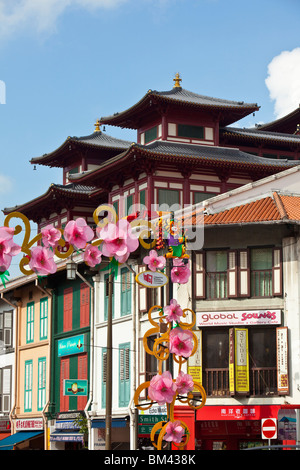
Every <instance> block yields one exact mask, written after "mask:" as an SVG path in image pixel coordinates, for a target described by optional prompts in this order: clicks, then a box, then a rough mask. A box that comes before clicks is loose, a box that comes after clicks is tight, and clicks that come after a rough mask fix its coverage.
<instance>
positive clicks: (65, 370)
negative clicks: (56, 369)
mask: <svg viewBox="0 0 300 470" xmlns="http://www.w3.org/2000/svg"><path fill="white" fill-rule="evenodd" d="M69 369H70V360H69V358H65V359H61V361H60V411H69V397H68V396H65V395H64V380H65V379H69V378H70V377H69Z"/></svg>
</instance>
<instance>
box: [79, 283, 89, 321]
mask: <svg viewBox="0 0 300 470" xmlns="http://www.w3.org/2000/svg"><path fill="white" fill-rule="evenodd" d="M89 324H90V288H89V287H88V286H87V285H86V284H85V283H84V282H83V283H82V284H80V328H84V327H85V326H89Z"/></svg>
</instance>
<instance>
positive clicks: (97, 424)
mask: <svg viewBox="0 0 300 470" xmlns="http://www.w3.org/2000/svg"><path fill="white" fill-rule="evenodd" d="M105 426H106V425H105V419H94V420H93V421H92V428H105ZM111 426H112V427H113V428H125V427H126V419H125V418H113V419H112V420H111Z"/></svg>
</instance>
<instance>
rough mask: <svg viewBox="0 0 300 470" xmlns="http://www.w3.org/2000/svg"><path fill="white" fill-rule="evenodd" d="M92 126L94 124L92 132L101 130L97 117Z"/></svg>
mask: <svg viewBox="0 0 300 470" xmlns="http://www.w3.org/2000/svg"><path fill="white" fill-rule="evenodd" d="M94 126H95V130H94V132H98V131H100V130H101V129H100V121H99V119H97V121H96V124H94Z"/></svg>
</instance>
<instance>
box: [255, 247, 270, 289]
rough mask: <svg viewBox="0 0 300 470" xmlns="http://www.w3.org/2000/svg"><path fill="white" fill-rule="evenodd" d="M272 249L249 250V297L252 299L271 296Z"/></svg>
mask: <svg viewBox="0 0 300 470" xmlns="http://www.w3.org/2000/svg"><path fill="white" fill-rule="evenodd" d="M272 256H273V251H272V248H253V249H252V250H251V295H252V296H253V297H271V296H272V288H273V287H272V266H273V263H272Z"/></svg>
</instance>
